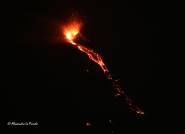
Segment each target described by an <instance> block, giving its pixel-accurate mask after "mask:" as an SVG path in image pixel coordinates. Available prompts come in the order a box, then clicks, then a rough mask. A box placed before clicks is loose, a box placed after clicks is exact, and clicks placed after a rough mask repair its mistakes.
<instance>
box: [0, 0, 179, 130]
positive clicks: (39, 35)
mask: <svg viewBox="0 0 185 134" xmlns="http://www.w3.org/2000/svg"><path fill="white" fill-rule="evenodd" d="M4 7H5V8H4V9H5V10H4V18H3V22H4V25H2V26H1V27H3V29H5V31H4V35H5V38H4V39H5V41H4V42H3V43H2V46H3V49H2V50H3V59H2V68H3V69H2V70H3V71H2V77H3V81H2V83H3V84H1V85H2V89H3V90H2V94H1V95H2V97H1V105H2V110H1V113H0V118H1V119H2V123H1V124H2V125H5V126H6V123H7V122H8V121H10V122H13V121H14V122H29V121H32V122H38V124H39V126H42V125H43V126H45V125H49V126H52V125H57V124H58V125H59V124H60V123H61V124H60V125H61V126H60V129H64V128H72V130H76V131H78V130H80V131H81V132H82V131H86V133H90V132H92V133H94V132H96V133H97V132H100V133H104V128H107V129H111V128H112V126H109V125H110V124H109V123H108V120H109V119H112V120H113V123H114V124H115V126H114V131H115V133H116V132H117V133H119V132H125V131H130V132H132V131H134V130H136V129H138V131H141V132H149V131H156V132H158V131H159V129H160V128H162V129H164V130H166V129H168V130H169V129H170V128H173V129H176V125H172V124H173V123H172V121H171V122H170V119H169V115H168V114H170V113H169V110H170V109H171V108H170V107H171V106H170V104H169V103H171V101H169V100H168V99H169V97H168V96H167V94H166V92H167V91H169V89H170V88H171V83H170V81H171V78H172V75H173V71H172V64H173V62H174V60H173V58H172V55H171V47H170V41H169V40H170V33H171V30H172V29H170V28H169V27H171V24H170V23H169V21H170V16H171V12H170V8H171V7H170V4H169V3H168V4H167V3H165V4H163V3H157V2H134V1H129V2H126V1H125V2H120V3H119V2H114V3H112V2H95V1H94V2H78V1H75V2H74V1H68V2H63V1H59V0H58V1H57V0H55V1H47V2H34V1H31V2H28V1H26V2H25V3H22V2H17V1H16V2H9V3H6V4H4ZM72 11H77V12H79V14H81V15H82V16H85V17H86V23H85V25H84V27H83V29H82V31H81V33H82V34H83V35H84V36H85V37H86V38H87V39H88V40H89V41H86V42H84V43H83V45H84V46H87V47H89V48H92V49H94V50H95V51H96V52H97V53H100V54H101V55H102V57H103V59H104V61H105V63H106V64H107V67H108V68H109V70H110V71H111V73H112V74H114V76H115V78H118V79H120V81H119V84H120V86H121V87H122V89H123V90H124V91H125V93H126V94H127V95H128V96H129V97H130V98H131V99H132V100H133V102H134V104H136V105H138V106H139V107H140V108H141V109H143V110H144V111H145V112H146V114H145V115H138V114H135V113H134V112H131V111H130V109H129V107H128V106H127V105H126V104H125V101H124V98H115V97H114V93H115V92H114V89H113V87H112V85H111V83H110V82H109V81H108V80H107V79H106V76H105V75H104V74H103V71H102V70H101V69H100V67H99V66H98V65H97V64H95V63H94V62H92V61H91V60H90V59H89V58H88V57H87V55H86V54H84V53H82V52H80V51H79V50H77V49H76V48H74V47H73V46H71V45H70V44H68V43H56V42H57V39H58V36H59V35H60V30H58V29H59V24H60V23H61V22H62V21H66V18H67V17H68V16H67V15H68V12H72ZM87 69H88V70H89V72H87V71H86V70H87ZM171 113H173V112H172V111H171ZM86 122H90V123H92V124H93V125H92V126H91V127H89V128H87V127H84V124H85V123H86ZM64 123H65V125H64ZM164 124H167V125H166V126H164ZM146 128H149V129H150V130H147V129H146ZM176 131H180V128H179V129H176ZM84 133H85V132H84Z"/></svg>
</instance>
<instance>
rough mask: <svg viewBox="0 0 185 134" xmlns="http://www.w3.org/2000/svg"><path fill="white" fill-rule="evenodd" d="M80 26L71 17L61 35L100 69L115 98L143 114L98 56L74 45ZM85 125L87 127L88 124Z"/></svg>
mask: <svg viewBox="0 0 185 134" xmlns="http://www.w3.org/2000/svg"><path fill="white" fill-rule="evenodd" d="M82 26H83V22H82V21H81V20H79V18H78V17H77V16H75V15H73V16H72V18H71V19H70V21H69V23H68V24H67V25H65V26H64V27H63V33H64V35H65V36H66V41H67V42H69V43H71V44H73V45H75V46H76V47H77V48H78V49H79V50H80V51H82V52H84V53H86V54H87V55H88V57H89V58H90V59H91V60H92V61H94V62H95V63H97V64H98V65H99V66H100V67H101V69H102V70H103V71H104V74H105V75H106V77H107V79H108V80H109V81H110V82H111V83H112V85H113V87H114V89H115V90H116V95H115V96H116V97H117V96H123V97H124V98H125V99H126V102H127V104H128V106H129V107H130V109H131V110H133V111H135V112H136V113H138V114H144V112H143V111H142V110H141V109H139V108H138V107H137V106H136V105H134V104H132V100H131V99H130V98H129V97H128V96H127V95H126V94H125V93H124V92H123V90H122V89H121V87H120V86H119V85H118V83H117V81H118V80H114V79H113V77H112V76H111V73H110V71H109V70H108V68H107V67H106V65H105V63H104V62H103V58H102V57H101V56H100V54H98V53H96V52H94V51H93V50H92V49H89V48H87V47H84V46H82V45H79V44H77V43H75V41H74V39H75V38H76V35H77V34H79V33H80V30H81V28H82ZM109 122H110V123H112V121H111V120H109ZM86 125H88V123H87V124H86Z"/></svg>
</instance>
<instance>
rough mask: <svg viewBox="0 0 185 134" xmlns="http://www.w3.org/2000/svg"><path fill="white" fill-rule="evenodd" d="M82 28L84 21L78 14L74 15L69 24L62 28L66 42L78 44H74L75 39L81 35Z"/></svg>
mask: <svg viewBox="0 0 185 134" xmlns="http://www.w3.org/2000/svg"><path fill="white" fill-rule="evenodd" d="M82 26H83V21H81V19H79V17H78V15H77V14H73V15H72V16H71V18H70V20H69V22H68V23H67V24H66V25H64V26H63V28H62V31H63V34H64V35H65V39H66V41H67V42H69V43H71V44H73V45H76V43H75V42H74V39H75V37H76V35H77V34H79V33H80V30H81V28H82Z"/></svg>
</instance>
